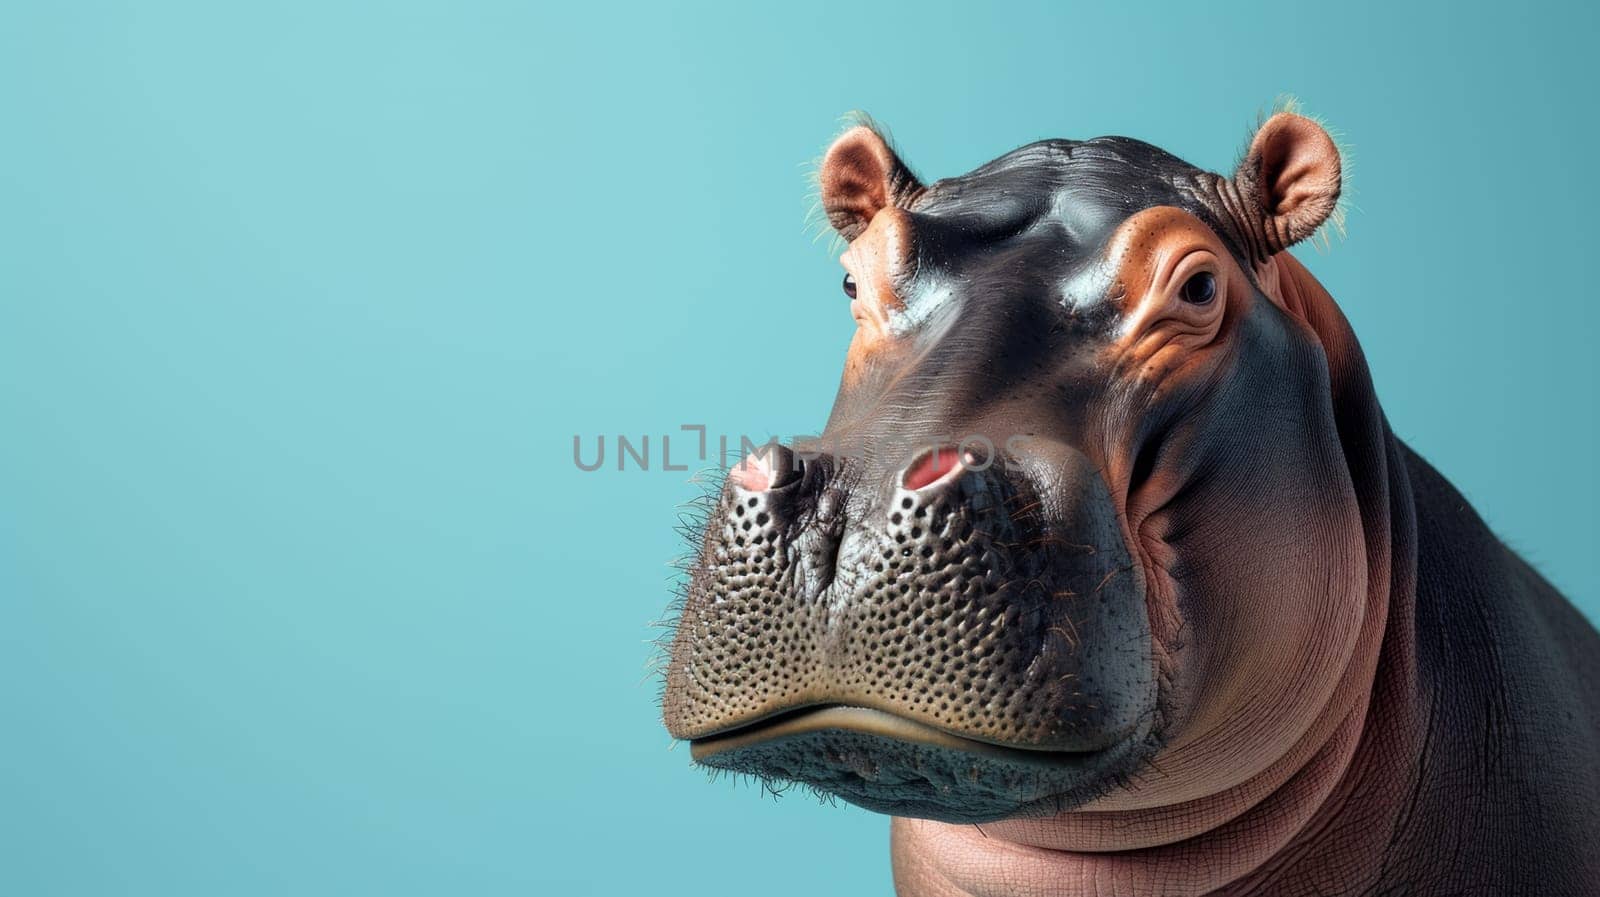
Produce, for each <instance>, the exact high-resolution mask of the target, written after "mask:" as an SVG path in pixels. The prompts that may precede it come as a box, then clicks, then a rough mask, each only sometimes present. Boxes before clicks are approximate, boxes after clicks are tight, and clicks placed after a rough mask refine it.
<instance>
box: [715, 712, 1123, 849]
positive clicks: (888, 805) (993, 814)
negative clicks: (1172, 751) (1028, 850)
mask: <svg viewBox="0 0 1600 897" xmlns="http://www.w3.org/2000/svg"><path fill="white" fill-rule="evenodd" d="M1146 735H1147V733H1145V732H1144V731H1142V730H1141V731H1139V732H1132V733H1128V735H1127V737H1124V738H1121V739H1118V740H1117V741H1116V742H1114V743H1112V744H1110V745H1109V746H1107V747H1104V748H1100V749H1097V750H1088V751H1058V750H1038V749H1028V748H1020V747H1008V746H1004V745H997V744H991V743H988V742H983V741H977V740H974V739H970V738H964V737H962V736H960V735H956V734H953V733H950V732H946V731H944V730H941V729H936V728H934V727H932V726H928V725H926V724H923V723H919V722H916V721H913V720H908V719H905V718H903V717H900V716H896V715H894V714H892V713H887V712H884V711H882V710H874V709H870V708H865V707H850V706H841V705H829V706H822V707H815V708H808V709H805V710H802V711H799V712H796V713H792V714H784V715H780V716H777V717H770V718H768V719H767V720H764V721H762V722H758V723H755V724H752V725H749V726H744V727H741V728H739V729H735V730H732V731H729V732H725V733H721V734H718V735H713V736H708V737H705V738H699V739H695V740H694V741H692V742H691V743H690V752H691V755H692V756H693V757H694V759H695V760H696V761H698V762H699V763H701V764H702V765H705V766H710V767H713V768H717V769H726V770H730V771H733V772H739V773H745V774H749V775H755V776H759V777H762V778H769V779H778V780H784V781H791V782H799V783H801V784H804V785H809V786H812V787H814V788H817V789H819V790H821V791H825V792H828V793H830V794H836V795H838V796H840V797H843V798H844V799H846V800H848V801H850V802H851V803H854V804H857V805H859V806H862V807H865V808H867V809H870V810H876V811H879V812H884V813H890V814H892V815H896V816H919V817H923V818H928V819H938V820H941V821H945V822H988V821H993V820H995V819H1002V818H1007V817H1013V816H1022V815H1032V814H1034V813H1054V812H1060V811H1061V810H1062V809H1064V808H1067V807H1071V806H1076V805H1078V804H1081V803H1083V802H1084V801H1086V800H1088V799H1090V798H1092V797H1094V796H1096V795H1098V794H1099V793H1101V792H1102V791H1104V790H1105V788H1106V787H1107V786H1108V785H1109V784H1110V783H1111V782H1112V781H1113V780H1115V779H1116V777H1117V776H1118V775H1119V774H1120V773H1125V772H1128V771H1130V770H1131V767H1132V766H1133V765H1136V764H1137V763H1138V762H1140V761H1142V760H1143V758H1144V757H1145V756H1146V754H1145V753H1144V751H1143V750H1141V747H1145V746H1146V745H1145V742H1146V741H1147V740H1148V739H1147V738H1146V737H1145V736H1146Z"/></svg>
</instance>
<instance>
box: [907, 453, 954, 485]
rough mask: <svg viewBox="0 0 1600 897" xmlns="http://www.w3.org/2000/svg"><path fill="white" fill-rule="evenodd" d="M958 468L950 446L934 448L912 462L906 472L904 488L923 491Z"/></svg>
mask: <svg viewBox="0 0 1600 897" xmlns="http://www.w3.org/2000/svg"><path fill="white" fill-rule="evenodd" d="M958 466H960V459H959V457H958V453H957V452H956V450H955V449H954V448H952V447H950V446H944V447H943V448H936V449H934V450H933V451H931V452H928V453H927V454H925V455H923V456H922V457H920V458H918V459H917V460H916V461H914V462H912V464H911V467H910V468H909V469H908V470H907V471H906V477H905V487H906V488H907V489H923V488H926V487H928V486H931V485H933V484H934V483H937V482H939V481H940V480H941V479H944V477H945V476H947V475H948V474H949V473H950V471H952V470H955V469H956V468H957V467H958Z"/></svg>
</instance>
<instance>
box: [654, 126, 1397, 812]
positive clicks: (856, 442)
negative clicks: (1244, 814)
mask: <svg viewBox="0 0 1600 897" xmlns="http://www.w3.org/2000/svg"><path fill="white" fill-rule="evenodd" d="M821 180H822V192H823V202H824V207H825V208H826V210H827V212H828V216H829V219H830V221H831V222H832V224H833V225H834V227H835V228H836V229H837V230H838V231H839V232H840V233H841V234H842V235H843V236H844V237H845V238H847V239H848V240H849V241H850V244H849V249H848V250H847V251H846V252H845V253H844V255H843V258H842V261H843V263H844V267H845V270H846V272H847V277H846V279H845V292H846V293H847V294H848V295H849V296H850V297H851V299H850V302H849V305H850V309H851V312H852V314H853V315H854V317H855V318H856V320H857V322H858V324H859V327H858V329H857V331H856V334H855V337H854V340H853V342H852V344H851V347H850V350H849V354H848V356H847V359H846V364H845V370H844V375H843V381H842V384H841V386H840V389H839V394H838V397H837V400H836V402H835V404H834V408H833V412H832V414H831V416H830V418H829V420H828V424H827V428H826V430H825V431H824V433H823V436H822V437H821V438H820V439H818V440H816V441H814V442H807V443H803V444H798V445H795V446H793V447H784V446H774V447H771V448H769V449H766V450H763V451H762V452H758V453H756V454H754V455H752V456H751V457H750V458H747V459H746V460H745V462H744V463H742V464H741V465H740V466H739V467H737V468H736V469H734V470H733V471H732V472H731V473H730V475H729V477H728V481H727V483H726V484H725V485H724V487H723V490H722V493H721V497H720V501H719V503H718V505H717V506H716V508H715V510H714V511H713V513H712V516H711V518H710V520H709V522H708V525H707V527H706V530H705V533H704V540H703V544H702V545H701V547H700V555H699V561H698V563H697V565H696V566H695V568H694V570H693V573H692V578H691V582H690V584H689V592H688V595H687V599H686V601H685V604H684V607H683V611H682V616H681V618H680V620H679V623H678V629H677V632H676V635H675V638H674V640H673V642H672V645H671V653H670V663H669V667H668V673H667V683H666V695H665V702H664V713H665V717H666V723H667V728H668V729H669V730H670V731H671V733H672V734H673V735H674V736H675V737H678V738H683V739H689V740H691V742H692V752H693V755H694V757H695V759H696V760H697V761H699V762H700V763H702V764H705V765H707V766H712V767H718V768H723V769H730V770H736V771H740V772H745V773H751V774H754V775H758V776H763V777H769V778H775V779H781V780H789V781H796V782H801V783H805V784H808V785H811V786H814V787H816V788H817V789H820V790H822V791H825V792H829V793H832V794H836V795H838V796H841V797H843V798H845V799H846V800H849V801H852V802H854V803H857V804H860V805H862V806H864V807H868V808H871V809H874V810H880V811H884V812H888V813H893V814H896V815H903V816H921V817H928V818H934V819H941V820H946V821H987V820H994V819H999V818H1003V817H1012V816H1026V815H1037V814H1042V813H1056V812H1061V811H1065V810H1070V809H1074V808H1088V809H1101V808H1126V807H1133V806H1138V805H1141V803H1155V802H1159V803H1162V804H1168V803H1174V802H1181V801H1182V800H1184V799H1186V798H1187V797H1188V796H1199V795H1201V794H1206V793H1212V792H1214V791H1216V790H1220V789H1221V788H1223V787H1228V786H1230V785H1233V784H1237V783H1239V782H1243V781H1245V780H1247V779H1249V778H1250V777H1252V776H1255V775H1258V774H1259V773H1261V771H1262V770H1263V769H1264V768H1265V766H1266V764H1267V763H1268V762H1269V761H1270V759H1271V758H1274V757H1278V756H1281V755H1282V754H1283V753H1284V750H1285V745H1287V744H1292V743H1294V742H1295V741H1296V740H1298V739H1300V738H1301V737H1302V736H1303V735H1305V734H1306V732H1307V729H1308V727H1310V726H1311V725H1312V722H1313V720H1314V718H1315V717H1316V715H1317V713H1318V712H1319V711H1320V709H1321V707H1322V706H1323V704H1324V703H1325V702H1326V701H1327V698H1328V691H1329V689H1331V688H1332V683H1333V682H1334V681H1335V680H1336V679H1337V678H1338V672H1339V671H1340V669H1341V668H1342V666H1343V664H1345V662H1346V661H1347V659H1348V658H1349V657H1350V654H1351V650H1352V647H1353V641H1354V639H1355V637H1356V633H1357V630H1358V628H1359V625H1360V621H1361V616H1362V606H1361V601H1360V594H1361V587H1362V584H1363V583H1364V575H1365V574H1364V570H1365V568H1364V566H1363V557H1364V555H1363V545H1362V543H1361V541H1360V535H1359V533H1360V528H1359V525H1358V524H1357V522H1356V520H1357V508H1356V504H1355V499H1354V494H1353V492H1352V489H1351V485H1350V479H1349V476H1348V473H1347V468H1346V464H1345V460H1344V458H1343V455H1342V452H1341V449H1340V443H1339V441H1338V434H1337V430H1338V427H1337V421H1336V420H1335V417H1334V413H1333V406H1332V403H1331V401H1330V398H1329V387H1328V371H1327V368H1326V362H1325V360H1324V355H1323V353H1322V352H1321V351H1320V349H1319V347H1318V345H1317V343H1316V339H1315V337H1314V335H1313V334H1312V333H1311V331H1310V330H1309V329H1308V328H1306V327H1305V326H1304V325H1303V324H1301V323H1299V322H1298V321H1296V320H1295V319H1294V318H1293V317H1292V316H1291V315H1288V314H1286V313H1285V312H1284V310H1283V309H1282V308H1281V307H1280V303H1281V302H1282V301H1283V300H1282V297H1281V296H1278V295H1275V287H1274V286H1272V285H1270V284H1266V283H1265V282H1264V280H1265V278H1266V277H1268V276H1270V275H1271V273H1272V272H1273V271H1275V270H1276V269H1275V268H1273V267H1272V265H1271V264H1270V262H1271V260H1272V258H1273V256H1274V254H1275V253H1277V252H1278V251H1279V250H1281V249H1282V248H1284V247H1285V246H1287V245H1289V244H1292V243H1294V242H1295V241H1297V240H1300V239H1302V238H1304V237H1306V236H1308V235H1309V234H1310V233H1311V232H1312V231H1313V230H1314V229H1315V228H1316V227H1317V226H1318V225H1320V224H1321V223H1322V222H1323V221H1324V219H1325V218H1327V216H1328V215H1329V214H1330V213H1331V212H1332V211H1333V209H1334V205H1335V201H1336V199H1337V197H1338V192H1339V163H1338V155H1337V152H1336V150H1335V149H1334V146H1333V143H1332V141H1330V140H1329V139H1328V137H1327V135H1326V134H1325V133H1324V132H1323V131H1322V129H1321V128H1320V127H1318V126H1317V125H1315V124H1314V123H1312V122H1311V121H1309V120H1307V119H1304V118H1300V117H1298V116H1294V115H1288V114H1284V115H1278V116H1275V117H1274V118H1272V119H1271V120H1269V121H1268V122H1267V123H1266V124H1265V125H1263V127H1262V128H1261V129H1260V131H1259V132H1258V133H1257V135H1256V138H1255V140H1254V142H1253V143H1252V145H1251V148H1250V151H1249V153H1248V154H1247V156H1246V158H1245V160H1244V162H1242V163H1241V166H1240V171H1239V173H1237V174H1236V175H1235V176H1234V177H1233V178H1232V179H1227V178H1222V177H1219V176H1217V175H1214V174H1210V173H1207V172H1204V171H1201V170H1199V169H1196V168H1194V167H1192V166H1190V165H1188V164H1186V163H1184V162H1182V161H1181V160H1179V159H1177V158H1175V157H1173V156H1171V155H1169V154H1167V153H1165V152H1162V151H1161V150H1159V149H1156V148H1154V147H1152V146H1149V145H1147V144H1144V143H1140V142H1138V141H1134V140H1129V139H1125V138H1101V139H1097V140H1091V141H1086V142H1071V141H1046V142H1042V143H1037V144H1033V145H1031V146H1027V147H1023V148H1022V149H1019V150H1016V151H1015V152H1012V153H1010V154H1008V155H1005V156H1003V157H1001V158H999V159H997V160H995V161H994V162H991V163H989V164H988V165H985V166H983V167H982V168H979V169H978V170H976V171H973V172H971V173H969V174H967V175H964V176H962V177H959V178H953V179H949V180H943V181H939V182H937V183H934V184H931V185H928V186H923V185H921V184H920V183H918V182H917V180H916V179H915V177H913V176H912V175H911V173H910V172H909V170H907V169H906V168H905V166H904V165H902V164H901V162H900V161H899V159H898V158H896V156H895V155H894V153H893V152H892V151H891V150H890V149H889V147H888V146H887V145H886V144H885V143H884V141H883V140H881V139H880V138H879V136H878V135H877V134H876V133H875V132H873V131H872V130H870V129H868V128H865V127H861V128H856V129H854V130H852V131H850V132H848V133H846V134H845V135H844V136H842V137H841V138H840V139H839V140H838V141H837V142H836V143H835V144H834V146H833V147H832V149H830V150H829V152H828V154H827V156H826V158H825V161H824V163H823V168H822V171H821ZM841 304H842V302H841ZM1308 543H1310V544H1317V545H1319V546H1321V547H1320V549H1319V551H1317V552H1316V553H1315V556H1306V552H1305V551H1304V550H1303V549H1301V548H1300V547H1299V546H1303V545H1305V544H1308ZM1158 792H1159V793H1158Z"/></svg>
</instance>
